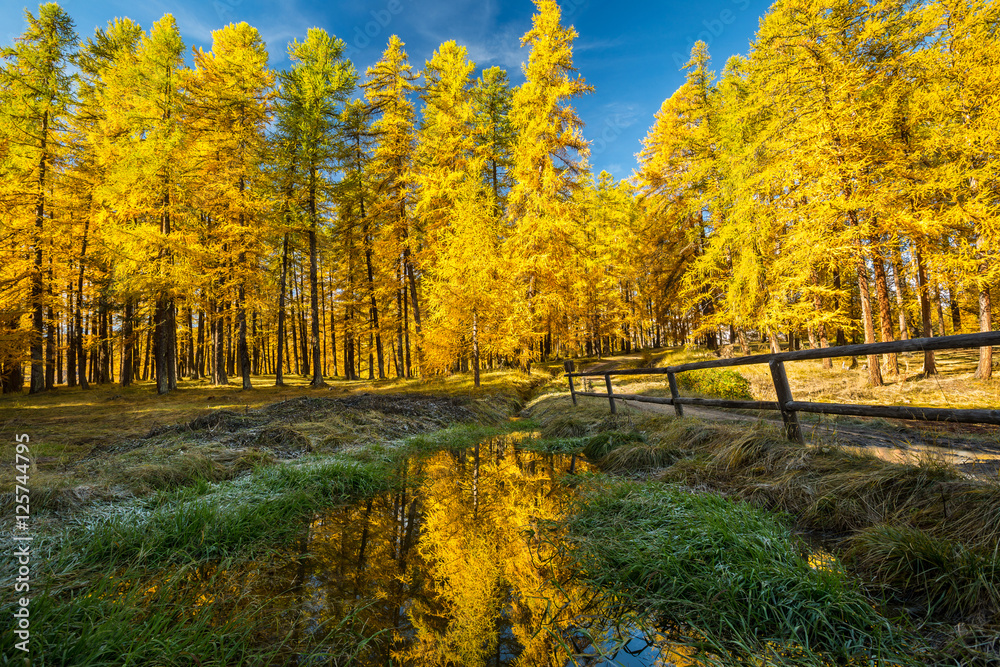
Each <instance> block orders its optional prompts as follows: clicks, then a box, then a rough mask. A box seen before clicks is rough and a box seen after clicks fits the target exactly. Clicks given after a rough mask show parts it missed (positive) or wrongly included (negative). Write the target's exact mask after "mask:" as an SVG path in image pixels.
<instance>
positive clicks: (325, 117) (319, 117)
mask: <svg viewBox="0 0 1000 667" xmlns="http://www.w3.org/2000/svg"><path fill="white" fill-rule="evenodd" d="M344 48H345V46H344V42H343V41H342V40H339V39H335V38H331V37H330V36H329V35H328V34H327V33H326V31H325V30H322V29H320V28H312V29H310V30H309V32H308V34H307V36H306V39H305V41H304V42H301V43H300V42H298V41H293V42H292V43H291V44H290V45H289V47H288V57H289V60H290V61H291V62H292V68H291V69H290V70H288V71H286V72H283V73H282V74H281V77H280V81H281V93H280V103H279V108H278V117H279V122H280V123H281V125H282V128H283V130H284V132H285V134H286V136H285V141H286V145H289V146H291V147H292V150H293V151H295V152H296V155H295V156H293V157H292V158H291V159H292V160H293V162H294V164H295V168H296V169H297V171H298V173H299V175H300V180H301V182H300V183H299V184H298V187H297V188H296V189H297V190H298V191H299V194H298V196H297V197H296V199H297V200H298V201H300V202H302V206H303V207H304V209H305V211H304V213H305V216H304V217H305V220H306V222H307V225H308V232H307V233H308V236H309V286H310V314H311V317H312V322H311V324H312V327H311V329H312V330H311V342H312V355H311V357H312V381H311V383H310V384H311V386H314V387H319V386H323V385H324V384H325V382H324V381H323V373H322V363H321V362H322V356H321V354H320V343H321V341H320V312H319V266H318V263H319V250H318V246H317V238H318V231H319V222H320V217H321V215H322V213H323V210H322V209H323V208H324V207H325V206H326V203H327V202H328V201H329V200H330V190H331V185H332V184H331V182H330V179H331V177H332V174H333V172H334V171H335V170H337V169H338V168H340V167H341V164H340V162H339V161H338V156H341V155H342V154H343V149H342V148H341V147H340V143H341V142H342V140H343V137H342V136H341V133H340V123H341V116H342V113H343V110H344V105H345V104H346V102H347V100H348V96H349V95H350V93H351V91H352V90H353V89H354V86H355V84H356V82H357V74H356V72H355V70H354V66H353V65H352V64H351V62H350V61H349V60H347V59H346V58H345V57H344ZM293 137H294V139H293Z"/></svg>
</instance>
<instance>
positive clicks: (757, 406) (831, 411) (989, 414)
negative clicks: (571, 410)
mask: <svg viewBox="0 0 1000 667" xmlns="http://www.w3.org/2000/svg"><path fill="white" fill-rule="evenodd" d="M993 345H1000V331H989V332H986V333H976V334H961V335H958V336H941V337H938V338H914V339H912V340H899V341H890V342H888V343H868V344H864V345H843V346H839V347H826V348H821V349H814V350H799V351H797V352H779V353H777V354H758V355H752V356H747V357H735V358H732V359H712V360H710V361H698V362H694V363H690V364H682V365H680V366H667V367H665V368H632V369H626V370H618V371H595V372H590V373H577V372H575V371H574V367H573V362H572V361H567V362H565V367H566V378H567V379H568V380H569V391H570V395H571V396H572V398H573V405H576V397H577V396H594V397H599V398H607V399H608V401H609V402H610V404H611V413H612V414H614V413H615V412H616V409H615V400H616V399H617V400H629V401H637V402H640V403H659V404H661V405H672V406H674V410H675V411H676V413H677V415H678V416H682V415H683V414H684V407H683V406H685V405H697V406H703V407H712V408H742V409H747V410H775V411H777V412H780V413H781V417H782V419H783V420H784V423H785V435H786V436H787V437H788V439H790V440H793V441H796V442H800V443H801V442H804V441H803V438H802V429H801V428H800V427H799V417H798V413H800V412H815V413H820V414H827V415H852V416H858V417H884V418H888V419H916V420H921V421H943V422H962V423H968V424H1000V410H959V409H952V408H916V407H906V406H897V405H891V406H885V405H844V404H839V403H810V402H806V401H796V400H795V399H794V398H792V390H791V388H790V387H789V386H788V378H787V376H786V375H785V362H786V361H803V360H806V359H834V358H837V357H860V356H872V355H879V354H892V353H898V352H930V351H932V350H964V349H971V348H980V347H990V346H993ZM749 364H767V365H768V366H769V367H770V370H771V379H772V380H773V381H774V392H775V395H776V396H777V398H778V400H777V401H735V400H729V399H720V398H693V397H685V396H681V395H680V392H679V391H678V389H677V374H678V373H683V372H685V371H694V370H698V369H701V368H725V367H728V366H746V365H749ZM661 374H666V376H667V382H668V383H669V385H670V398H659V397H656V396H643V395H641V394H616V393H614V391H613V390H612V388H611V376H613V375H661ZM575 377H603V378H604V384H605V386H606V387H607V393H595V392H583V391H576V388H575V387H574V386H573V378H575Z"/></svg>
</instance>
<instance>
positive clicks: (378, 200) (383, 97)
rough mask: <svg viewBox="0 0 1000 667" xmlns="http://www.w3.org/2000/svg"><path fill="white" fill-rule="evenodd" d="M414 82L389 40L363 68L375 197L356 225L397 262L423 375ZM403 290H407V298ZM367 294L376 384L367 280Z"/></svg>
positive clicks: (401, 52)
mask: <svg viewBox="0 0 1000 667" xmlns="http://www.w3.org/2000/svg"><path fill="white" fill-rule="evenodd" d="M416 78H417V77H416V75H415V74H414V73H413V69H412V67H411V66H410V62H409V59H408V57H407V55H406V51H405V49H404V44H403V42H402V40H400V39H399V37H397V36H396V35H393V36H392V37H390V38H389V44H388V46H387V47H386V50H385V52H384V53H383V54H382V58H381V59H380V60H379V61H378V62H377V63H375V64H374V65H372V66H371V67H370V68H368V71H367V73H366V80H365V83H364V84H363V87H364V89H365V99H366V101H367V103H368V107H369V110H370V112H371V113H372V114H373V117H374V119H375V120H374V122H373V123H372V131H373V133H374V135H375V137H376V141H375V144H374V147H373V149H372V153H371V161H370V163H369V165H368V170H369V174H370V179H371V183H372V190H373V193H374V195H375V196H374V198H373V200H372V202H371V206H370V207H369V209H368V210H367V211H366V213H367V216H366V217H365V218H363V219H362V222H363V224H365V225H366V227H369V228H370V224H371V221H378V224H379V226H380V227H381V229H379V239H378V241H379V244H378V245H379V252H378V255H379V259H381V260H383V261H385V262H388V263H389V266H395V265H397V262H398V266H399V267H400V268H399V275H400V289H402V292H403V293H402V294H401V297H402V298H403V299H404V300H405V299H406V297H407V293H408V295H409V305H410V308H411V312H412V313H413V323H414V332H415V334H416V353H417V368H418V369H419V372H420V373H421V374H423V373H424V369H423V366H422V360H423V359H422V358H423V342H422V340H421V339H422V331H421V324H422V323H421V314H420V299H419V293H418V289H417V284H418V277H417V274H416V270H415V267H414V259H413V256H414V248H415V242H416V241H417V240H418V239H417V234H416V233H415V230H414V229H413V219H412V216H411V212H410V205H411V204H410V200H411V190H412V184H411V178H412V170H411V161H412V158H413V144H414V122H415V113H414V109H413V102H412V101H411V99H410V93H411V92H412V91H413V90H414V89H415V88H414V83H413V82H414V80H415V79H416ZM368 235H369V234H368V233H366V234H365V236H368ZM403 285H405V286H407V287H409V290H408V292H407V290H406V288H405V287H404V286H403ZM369 288H370V289H371V291H372V293H371V299H372V314H371V318H372V323H371V324H372V328H373V330H374V334H375V342H376V349H377V353H378V374H379V378H380V379H381V378H384V377H385V365H384V356H383V349H382V344H383V342H382V335H381V333H382V332H381V330H380V328H379V323H378V321H377V320H376V318H377V316H378V311H377V308H376V305H375V299H376V297H375V293H374V283H373V281H372V280H371V279H370V280H369ZM370 367H371V365H370Z"/></svg>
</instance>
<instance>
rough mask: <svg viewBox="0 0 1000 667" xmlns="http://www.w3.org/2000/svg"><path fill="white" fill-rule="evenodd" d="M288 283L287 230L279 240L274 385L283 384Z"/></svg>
mask: <svg viewBox="0 0 1000 667" xmlns="http://www.w3.org/2000/svg"><path fill="white" fill-rule="evenodd" d="M287 283H288V232H285V236H284V238H283V239H282V242H281V279H280V281H279V283H278V341H277V342H278V344H277V350H276V351H275V354H276V355H277V361H276V362H275V368H274V386H276V387H280V386H282V385H284V384H285V377H284V373H285V356H284V351H285V345H284V343H285V337H286V336H287V335H288V334H287V332H286V331H285V292H286V291H287V287H286V285H287Z"/></svg>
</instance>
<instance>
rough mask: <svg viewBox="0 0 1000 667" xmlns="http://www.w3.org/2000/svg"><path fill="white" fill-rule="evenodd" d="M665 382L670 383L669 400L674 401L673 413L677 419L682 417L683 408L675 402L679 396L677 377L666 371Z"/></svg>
mask: <svg viewBox="0 0 1000 667" xmlns="http://www.w3.org/2000/svg"><path fill="white" fill-rule="evenodd" d="M667 382H669V383H670V398H672V399H673V400H674V412H676V413H677V416H678V417H683V416H684V406H683V405H681V404H680V403H678V402H677V399H678V398H680V396H681V394H680V392H679V391H677V376H676V375H675V374H674V373H673V372H671V371H667Z"/></svg>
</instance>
